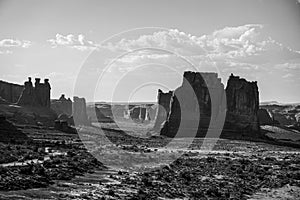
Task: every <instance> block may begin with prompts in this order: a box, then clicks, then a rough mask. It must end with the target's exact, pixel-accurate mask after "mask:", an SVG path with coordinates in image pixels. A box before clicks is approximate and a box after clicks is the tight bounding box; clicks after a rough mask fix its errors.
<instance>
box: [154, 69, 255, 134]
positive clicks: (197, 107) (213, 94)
mask: <svg viewBox="0 0 300 200" xmlns="http://www.w3.org/2000/svg"><path fill="white" fill-rule="evenodd" d="M226 99H227V104H226ZM160 101H161V97H160V95H159V98H158V103H160ZM166 105H171V106H170V107H169V108H170V109H169V110H167V112H166V113H164V115H165V116H167V118H166V120H165V123H164V125H163V128H162V129H161V131H160V133H161V135H165V136H168V137H174V136H175V135H176V136H177V137H194V136H196V137H204V136H205V135H206V134H207V133H208V132H209V134H210V135H209V136H210V137H218V136H219V135H218V133H221V132H222V134H223V135H228V134H236V133H237V134H241V135H242V134H243V133H244V132H245V133H249V132H253V131H254V132H256V131H259V123H258V117H257V112H258V108H259V94H258V87H257V83H256V82H248V81H246V80H245V79H241V78H239V77H238V76H233V75H231V76H230V78H229V80H228V84H227V87H226V90H224V85H223V84H222V83H221V79H220V78H218V74H217V73H200V72H189V71H188V72H185V73H184V78H183V83H182V85H181V86H180V87H179V88H177V89H176V90H175V91H174V94H173V95H172V96H171V98H170V100H169V102H166ZM158 114H159V111H158ZM225 117H226V118H225ZM162 120H164V119H162ZM159 122H160V121H159ZM160 123H161V124H162V123H163V122H160ZM223 125H224V127H223Z"/></svg>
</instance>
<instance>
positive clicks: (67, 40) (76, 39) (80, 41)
mask: <svg viewBox="0 0 300 200" xmlns="http://www.w3.org/2000/svg"><path fill="white" fill-rule="evenodd" d="M47 42H49V43H50V44H51V46H52V48H56V47H58V46H67V47H70V48H73V49H78V50H80V51H86V50H93V49H95V48H97V44H95V43H93V42H92V41H89V40H86V39H85V36H84V35H82V34H79V35H77V36H75V35H73V34H68V35H65V36H64V35H61V34H59V33H58V34H56V36H55V38H54V39H49V40H47Z"/></svg>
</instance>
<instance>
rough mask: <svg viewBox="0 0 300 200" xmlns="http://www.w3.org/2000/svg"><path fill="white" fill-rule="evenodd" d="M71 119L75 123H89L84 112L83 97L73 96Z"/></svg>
mask: <svg viewBox="0 0 300 200" xmlns="http://www.w3.org/2000/svg"><path fill="white" fill-rule="evenodd" d="M73 119H74V122H75V125H89V124H90V122H89V120H88V116H87V112H86V101H85V99H84V98H79V97H76V96H75V97H73Z"/></svg>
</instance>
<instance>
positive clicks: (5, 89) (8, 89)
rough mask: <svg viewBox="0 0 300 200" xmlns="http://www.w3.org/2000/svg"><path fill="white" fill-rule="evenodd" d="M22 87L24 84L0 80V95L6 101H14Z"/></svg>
mask: <svg viewBox="0 0 300 200" xmlns="http://www.w3.org/2000/svg"><path fill="white" fill-rule="evenodd" d="M23 89H24V86H22V85H18V84H13V83H8V82H4V81H0V97H2V98H3V99H4V100H5V101H7V102H8V103H16V102H17V101H18V99H19V97H20V95H21V93H22V91H23Z"/></svg>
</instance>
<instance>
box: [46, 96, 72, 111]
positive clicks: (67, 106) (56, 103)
mask: <svg viewBox="0 0 300 200" xmlns="http://www.w3.org/2000/svg"><path fill="white" fill-rule="evenodd" d="M51 109H52V110H54V111H55V112H56V114H58V115H60V114H67V115H69V116H70V115H72V101H71V99H70V98H68V99H66V97H65V95H64V94H62V95H61V97H60V98H59V99H58V100H52V101H51Z"/></svg>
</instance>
